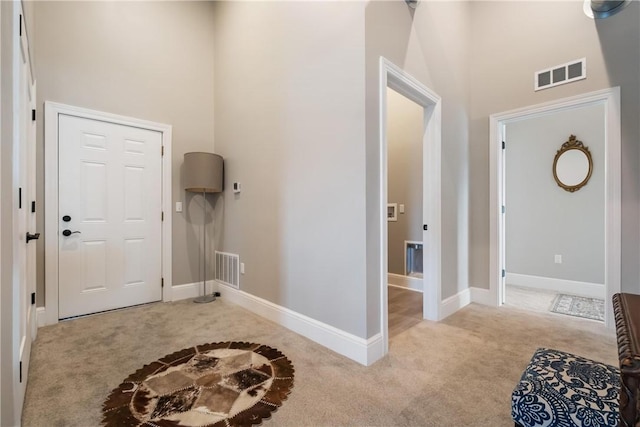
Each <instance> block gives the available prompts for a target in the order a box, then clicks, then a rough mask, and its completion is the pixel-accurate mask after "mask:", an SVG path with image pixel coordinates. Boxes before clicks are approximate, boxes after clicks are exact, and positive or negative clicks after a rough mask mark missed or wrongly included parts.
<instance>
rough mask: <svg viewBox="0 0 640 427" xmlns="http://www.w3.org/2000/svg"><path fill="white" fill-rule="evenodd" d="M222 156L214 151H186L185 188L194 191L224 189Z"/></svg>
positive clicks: (213, 191) (218, 191) (215, 191)
mask: <svg viewBox="0 0 640 427" xmlns="http://www.w3.org/2000/svg"><path fill="white" fill-rule="evenodd" d="M223 164H224V162H223V160H222V156H219V155H217V154H213V153H202V152H194V153H185V155H184V165H183V167H184V189H185V190H186V191H192V192H194V193H220V192H221V191H222V175H223V174H222V171H223Z"/></svg>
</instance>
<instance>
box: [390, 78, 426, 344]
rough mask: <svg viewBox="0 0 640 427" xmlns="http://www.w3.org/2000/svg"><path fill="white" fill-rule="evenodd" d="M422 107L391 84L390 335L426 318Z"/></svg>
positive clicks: (396, 333)
mask: <svg viewBox="0 0 640 427" xmlns="http://www.w3.org/2000/svg"><path fill="white" fill-rule="evenodd" d="M423 114H424V111H423V108H422V106H420V105H418V104H417V103H415V102H414V101H412V100H410V99H409V98H407V97H405V96H403V95H401V94H399V93H398V92H396V91H394V90H393V89H391V88H387V200H388V204H387V206H388V209H390V210H388V211H387V225H388V227H387V229H388V230H387V233H388V234H387V256H388V278H389V288H388V293H389V294H388V303H389V308H388V310H389V312H388V315H389V337H390V338H393V337H394V336H396V335H398V334H400V333H401V332H403V331H405V330H407V329H409V328H410V327H412V326H414V325H416V324H417V323H419V322H420V321H421V320H422V318H423V308H422V305H423V283H422V282H423V277H424V268H423V266H424V262H423V257H424V250H423V247H424V246H423V242H422V237H423V236H422V232H423V230H422V223H423V216H422V205H423V200H422V199H423V196H424V192H423V189H422V181H423V179H422V174H423V167H422V162H423V159H422V144H423V135H424V124H423Z"/></svg>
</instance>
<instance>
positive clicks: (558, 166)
mask: <svg viewBox="0 0 640 427" xmlns="http://www.w3.org/2000/svg"><path fill="white" fill-rule="evenodd" d="M592 171H593V160H592V159H591V152H590V151H589V149H588V148H587V147H585V146H584V145H583V144H582V141H578V140H577V139H576V136H575V135H571V136H570V137H569V140H568V141H567V142H565V143H564V144H562V147H560V149H559V150H558V152H557V153H556V157H555V158H554V159H553V178H554V179H555V180H556V182H557V183H558V185H559V186H560V187H562V188H564V189H565V190H567V191H569V192H571V193H573V192H574V191H578V190H579V189H581V188H582V187H584V186H585V185H586V184H587V182H588V181H589V178H591V172H592Z"/></svg>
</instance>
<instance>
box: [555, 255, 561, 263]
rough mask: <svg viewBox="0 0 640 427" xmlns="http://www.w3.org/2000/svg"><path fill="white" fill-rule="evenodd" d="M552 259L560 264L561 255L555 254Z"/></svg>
mask: <svg viewBox="0 0 640 427" xmlns="http://www.w3.org/2000/svg"><path fill="white" fill-rule="evenodd" d="M554 259H555V262H556V264H562V255H556V256H555V257H554Z"/></svg>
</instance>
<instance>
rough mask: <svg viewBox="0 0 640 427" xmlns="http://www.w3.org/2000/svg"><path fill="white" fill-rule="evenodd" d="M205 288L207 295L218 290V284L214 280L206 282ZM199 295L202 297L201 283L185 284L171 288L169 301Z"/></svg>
mask: <svg viewBox="0 0 640 427" xmlns="http://www.w3.org/2000/svg"><path fill="white" fill-rule="evenodd" d="M205 287H206V288H207V294H210V293H212V292H214V291H217V290H218V282H216V281H215V280H207V282H206V283H205ZM200 295H202V282H198V283H185V284H183V285H174V286H172V287H171V301H180V300H183V299H189V298H195V297H199V296H200Z"/></svg>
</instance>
